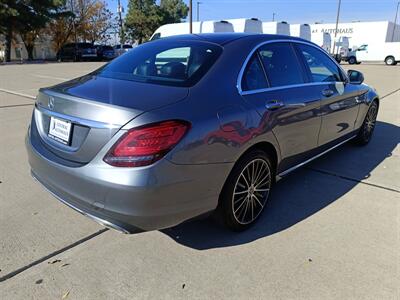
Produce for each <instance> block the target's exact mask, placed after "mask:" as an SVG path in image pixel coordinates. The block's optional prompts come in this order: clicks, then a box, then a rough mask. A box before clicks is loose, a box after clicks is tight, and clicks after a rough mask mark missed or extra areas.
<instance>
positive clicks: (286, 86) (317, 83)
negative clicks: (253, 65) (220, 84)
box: [236, 39, 348, 95]
mask: <svg viewBox="0 0 400 300" xmlns="http://www.w3.org/2000/svg"><path fill="white" fill-rule="evenodd" d="M282 42H286V43H293V44H305V45H308V46H311V47H314V48H316V49H318V50H319V51H323V50H321V49H320V47H318V46H316V45H314V44H312V43H309V42H303V41H296V40H290V39H281V40H273V41H264V42H261V43H259V44H258V45H256V46H255V47H254V48H253V49H252V50H251V51H250V52H249V54H248V55H247V57H246V59H245V60H244V62H243V64H242V67H241V69H240V72H239V75H238V78H237V81H236V88H237V90H238V93H239V94H240V95H247V94H256V93H262V92H266V91H270V90H279V89H284V88H294V87H299V86H309V85H323V84H326V82H306V83H303V84H294V85H285V86H279V87H268V88H264V89H259V90H250V91H243V90H242V78H243V73H244V71H245V68H246V66H247V64H248V63H249V61H250V59H251V57H252V56H253V54H254V53H255V52H256V51H257V52H258V51H259V49H260V47H262V46H264V45H266V44H273V43H282ZM328 57H329V59H331V61H332V62H333V63H335V64H336V66H337V67H338V70H339V72H340V73H341V74H342V76H343V82H348V77H347V75H346V73H345V72H344V71H343V69H342V67H341V66H340V65H338V63H337V62H336V61H335V60H334V59H333V58H332V57H331V56H329V55H328ZM267 79H268V78H267Z"/></svg>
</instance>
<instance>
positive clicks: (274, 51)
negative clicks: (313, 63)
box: [259, 43, 305, 87]
mask: <svg viewBox="0 0 400 300" xmlns="http://www.w3.org/2000/svg"><path fill="white" fill-rule="evenodd" d="M259 53H260V57H261V61H262V63H263V65H264V69H265V71H266V73H267V76H268V81H269V84H270V86H271V87H279V86H285V85H293V84H302V83H304V82H305V80H304V74H303V73H304V72H303V69H302V67H301V65H300V63H299V61H298V59H297V56H296V53H295V51H294V49H293V47H292V46H291V45H290V44H289V43H272V44H266V45H264V46H262V47H261V48H260V49H259Z"/></svg>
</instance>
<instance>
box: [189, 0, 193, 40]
mask: <svg viewBox="0 0 400 300" xmlns="http://www.w3.org/2000/svg"><path fill="white" fill-rule="evenodd" d="M189 23H190V24H189V33H190V34H192V33H193V1H192V0H190V1H189Z"/></svg>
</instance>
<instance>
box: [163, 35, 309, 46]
mask: <svg viewBox="0 0 400 300" xmlns="http://www.w3.org/2000/svg"><path fill="white" fill-rule="evenodd" d="M243 38H246V39H250V40H252V41H257V40H260V41H269V40H271V41H273V40H283V39H284V40H293V41H304V42H309V41H307V40H304V39H301V38H298V37H292V36H288V35H278V34H261V33H237V32H227V33H200V34H184V35H174V36H169V37H165V38H162V39H160V40H176V41H180V40H182V41H187V40H203V41H207V42H211V43H215V44H218V45H221V46H223V45H226V44H228V43H231V42H233V41H235V40H239V39H243ZM160 40H159V41H160Z"/></svg>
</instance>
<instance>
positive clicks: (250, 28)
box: [227, 18, 263, 33]
mask: <svg viewBox="0 0 400 300" xmlns="http://www.w3.org/2000/svg"><path fill="white" fill-rule="evenodd" d="M227 21H228V22H229V23H232V25H233V30H234V31H235V32H248V33H263V29H262V22H261V21H260V20H259V19H257V18H251V19H229V20H227Z"/></svg>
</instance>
